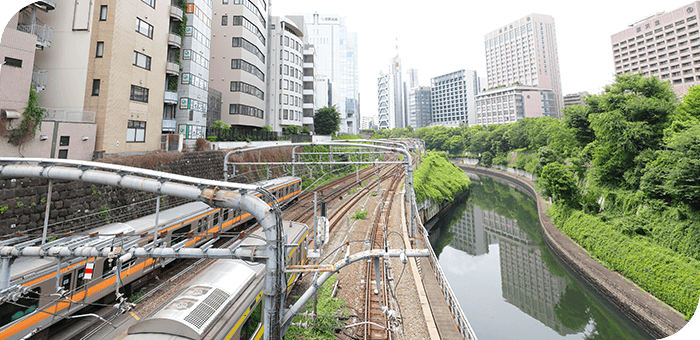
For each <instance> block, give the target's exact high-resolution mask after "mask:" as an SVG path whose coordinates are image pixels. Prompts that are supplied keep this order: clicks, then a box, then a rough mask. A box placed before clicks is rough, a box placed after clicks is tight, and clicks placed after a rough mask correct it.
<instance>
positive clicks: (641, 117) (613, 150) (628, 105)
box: [589, 74, 676, 189]
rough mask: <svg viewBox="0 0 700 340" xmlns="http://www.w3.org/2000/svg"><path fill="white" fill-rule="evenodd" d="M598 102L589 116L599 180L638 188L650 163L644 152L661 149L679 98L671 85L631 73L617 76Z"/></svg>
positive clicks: (607, 183)
mask: <svg viewBox="0 0 700 340" xmlns="http://www.w3.org/2000/svg"><path fill="white" fill-rule="evenodd" d="M594 97H595V96H594ZM594 101H596V100H595V99H594ZM596 102H597V107H596V108H595V111H594V108H591V113H590V115H589V118H590V120H591V125H590V126H591V128H592V129H593V132H594V133H595V137H596V141H595V143H596V144H595V148H594V152H593V160H592V162H593V165H594V166H595V169H594V175H595V178H596V179H597V180H598V182H599V183H600V184H602V185H612V186H622V187H627V188H630V189H634V188H638V186H639V179H640V177H641V175H642V170H643V167H644V165H645V164H644V161H645V160H648V159H647V158H648V153H647V154H645V153H643V151H644V150H657V149H659V147H660V145H661V142H662V137H663V131H664V129H665V128H666V127H667V126H668V121H669V116H670V115H671V114H672V113H673V111H674V110H675V107H676V96H675V94H674V93H673V91H672V90H671V87H670V85H669V83H668V82H661V81H660V80H659V79H658V78H656V77H644V76H641V75H629V74H628V75H622V76H617V77H616V81H615V83H614V84H613V85H610V86H607V87H606V88H605V92H604V93H603V94H601V95H599V96H597V101H596ZM640 156H642V157H640Z"/></svg>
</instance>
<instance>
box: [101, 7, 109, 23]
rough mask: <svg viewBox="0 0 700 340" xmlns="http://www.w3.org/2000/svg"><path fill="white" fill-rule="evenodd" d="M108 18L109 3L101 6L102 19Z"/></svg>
mask: <svg viewBox="0 0 700 340" xmlns="http://www.w3.org/2000/svg"><path fill="white" fill-rule="evenodd" d="M106 20H107V5H102V6H100V21H106Z"/></svg>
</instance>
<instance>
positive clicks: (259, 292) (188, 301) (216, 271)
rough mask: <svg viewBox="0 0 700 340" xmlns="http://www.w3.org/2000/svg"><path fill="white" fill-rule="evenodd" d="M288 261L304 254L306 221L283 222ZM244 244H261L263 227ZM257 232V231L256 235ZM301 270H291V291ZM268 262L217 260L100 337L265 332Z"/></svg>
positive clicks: (214, 338)
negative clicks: (125, 325) (138, 316)
mask: <svg viewBox="0 0 700 340" xmlns="http://www.w3.org/2000/svg"><path fill="white" fill-rule="evenodd" d="M284 233H285V236H286V237H287V244H288V245H292V244H293V245H295V246H294V247H287V250H286V257H287V264H288V265H296V264H302V263H304V261H305V260H306V244H307V243H306V242H307V236H308V227H307V226H306V225H305V224H303V223H299V222H284ZM253 236H254V237H249V238H247V239H245V240H244V241H243V243H242V244H243V245H258V246H263V245H264V243H265V241H263V238H262V231H261V230H260V229H258V230H256V231H255V232H254V233H253ZM255 236H258V237H255ZM296 275H297V274H291V273H290V274H287V277H286V280H287V292H289V290H290V289H291V288H292V287H293V285H294V283H295V281H296V279H297V276H296ZM264 279H265V265H264V264H260V263H253V262H248V261H243V260H216V261H215V262H214V263H213V264H212V265H210V266H209V267H207V268H206V269H205V270H203V271H202V272H200V273H199V274H197V275H196V276H194V277H193V278H192V279H191V280H190V281H189V282H187V283H186V284H185V285H184V286H183V287H182V288H181V289H180V290H179V291H178V292H177V293H176V294H173V296H174V297H173V298H171V299H169V300H166V301H165V302H163V303H162V304H161V305H159V306H158V307H157V308H156V309H155V310H154V311H153V312H152V313H151V314H150V315H149V316H146V317H143V318H141V319H139V320H138V321H136V322H135V323H134V324H132V325H130V327H128V331H127V332H124V330H123V329H121V328H118V329H116V330H113V331H112V333H109V334H103V335H102V336H100V338H101V339H123V340H137V339H141V340H142V339H149V340H151V339H152V340H165V339H169V340H180V339H182V340H184V339H206V340H239V339H244V340H249V339H260V338H262V335H263V332H264V329H263V325H262V323H263V313H264V308H263V301H264V298H263V285H264Z"/></svg>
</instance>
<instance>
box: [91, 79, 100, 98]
mask: <svg viewBox="0 0 700 340" xmlns="http://www.w3.org/2000/svg"><path fill="white" fill-rule="evenodd" d="M92 95H93V96H99V95H100V80H99V79H93V80H92Z"/></svg>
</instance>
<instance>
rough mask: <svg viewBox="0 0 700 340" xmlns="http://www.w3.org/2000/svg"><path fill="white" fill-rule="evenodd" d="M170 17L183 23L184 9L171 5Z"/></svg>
mask: <svg viewBox="0 0 700 340" xmlns="http://www.w3.org/2000/svg"><path fill="white" fill-rule="evenodd" d="M170 17H171V18H173V19H175V20H178V21H182V9H181V8H180V7H177V5H170Z"/></svg>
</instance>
